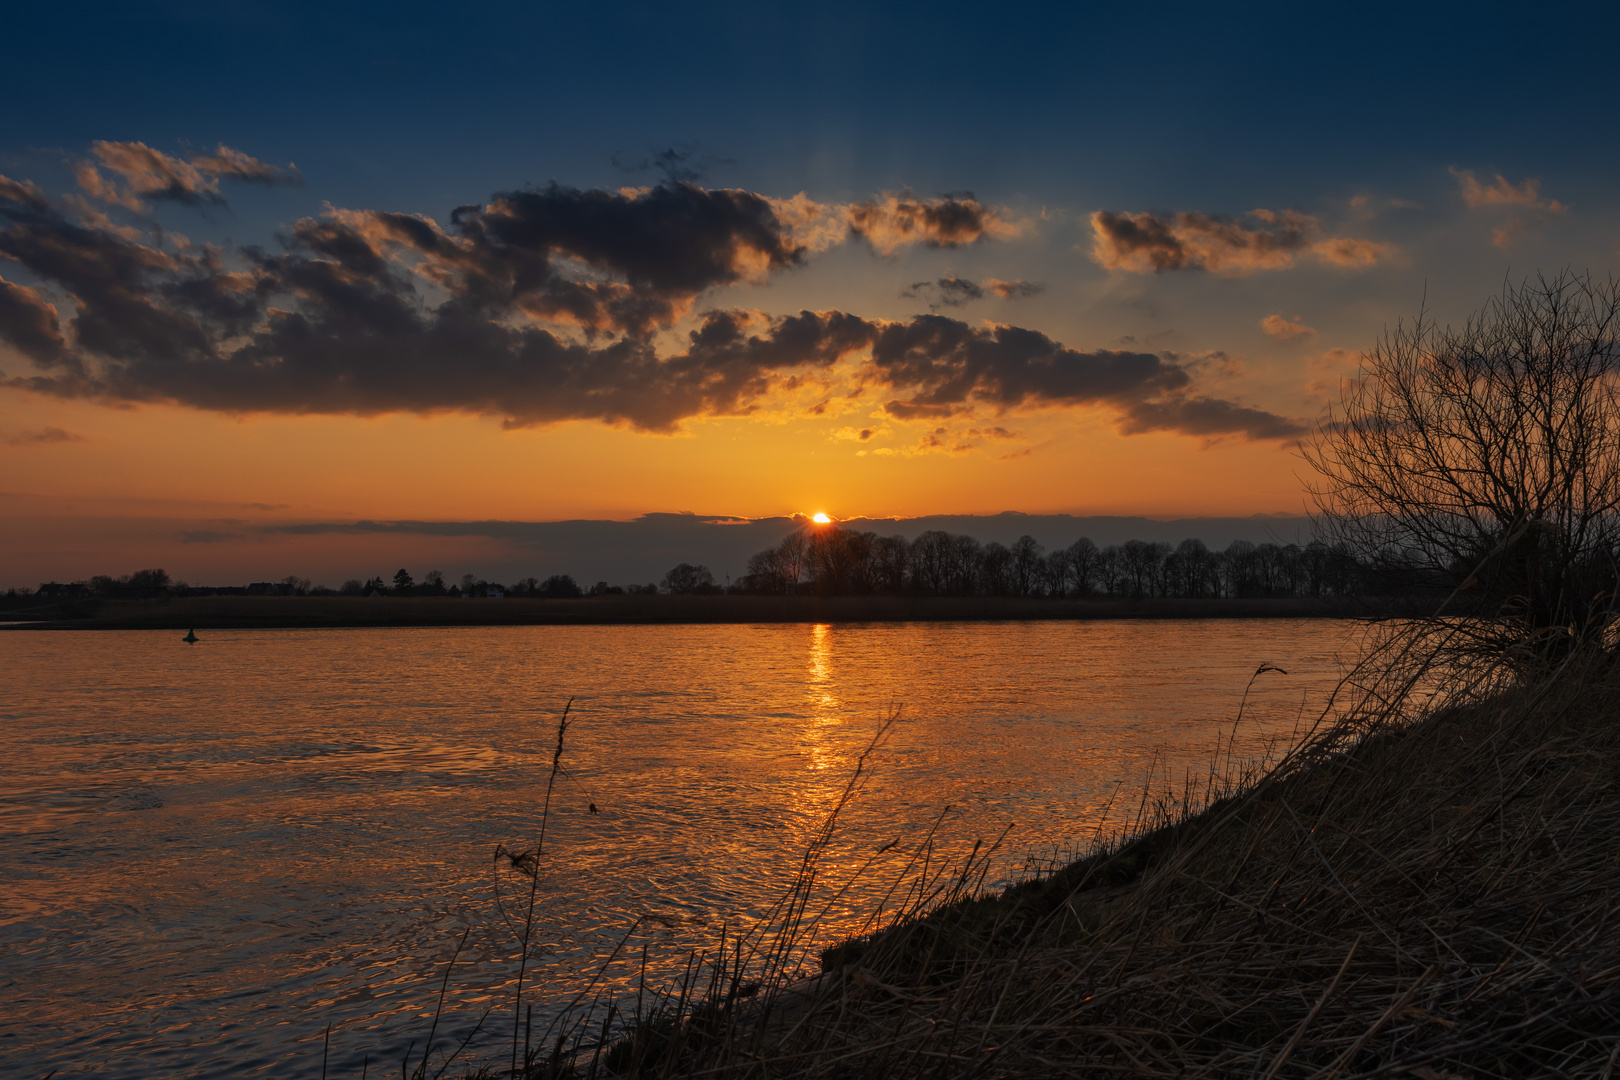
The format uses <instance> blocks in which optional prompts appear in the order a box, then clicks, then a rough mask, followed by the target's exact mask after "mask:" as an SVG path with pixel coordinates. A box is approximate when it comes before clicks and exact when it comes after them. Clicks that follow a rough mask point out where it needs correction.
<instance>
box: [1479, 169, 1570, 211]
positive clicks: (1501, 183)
mask: <svg viewBox="0 0 1620 1080" xmlns="http://www.w3.org/2000/svg"><path fill="white" fill-rule="evenodd" d="M1451 175H1452V176H1454V177H1456V179H1457V184H1458V186H1459V188H1460V189H1461V194H1462V198H1463V203H1464V204H1465V205H1466V206H1467V207H1468V208H1469V209H1470V210H1476V209H1479V208H1480V207H1490V206H1521V207H1527V208H1529V209H1533V210H1544V211H1546V212H1547V213H1549V214H1562V213H1564V212H1565V211H1567V210H1568V209H1569V207H1568V206H1566V205H1564V204H1563V203H1561V202H1559V201H1558V200H1557V199H1543V198H1542V197H1541V181H1540V180H1537V179H1533V178H1532V179H1529V180H1525V181H1524V182H1523V183H1520V184H1514V183H1512V182H1511V181H1509V180H1508V178H1507V177H1505V176H1503V175H1502V174H1501V173H1497V174H1496V176H1494V177H1492V178H1491V180H1490V181H1489V182H1488V183H1481V182H1480V180H1479V178H1478V177H1477V176H1475V175H1474V171H1473V170H1472V169H1458V168H1456V167H1453V168H1452V170H1451Z"/></svg>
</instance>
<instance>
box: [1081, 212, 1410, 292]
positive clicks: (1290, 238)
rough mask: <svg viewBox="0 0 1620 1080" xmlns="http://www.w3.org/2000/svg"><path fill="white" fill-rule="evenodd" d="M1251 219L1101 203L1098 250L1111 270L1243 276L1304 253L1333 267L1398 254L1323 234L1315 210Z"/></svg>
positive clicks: (1095, 235) (1095, 223)
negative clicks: (1118, 209)
mask: <svg viewBox="0 0 1620 1080" xmlns="http://www.w3.org/2000/svg"><path fill="white" fill-rule="evenodd" d="M1245 218H1246V220H1245ZM1245 218H1233V217H1228V216H1226V215H1223V214H1205V213H1199V212H1197V211H1188V212H1185V213H1179V214H1153V213H1115V212H1113V211H1108V210H1099V211H1097V212H1096V213H1094V214H1092V215H1091V230H1092V252H1091V254H1092V258H1093V259H1094V260H1095V261H1096V262H1097V263H1098V265H1100V266H1102V267H1104V268H1106V269H1108V270H1122V271H1126V272H1130V273H1137V274H1145V273H1163V272H1164V271H1167V270H1205V271H1210V272H1212V273H1217V274H1221V275H1224V276H1227V277H1242V276H1244V275H1247V274H1252V273H1255V272H1257V271H1260V270H1286V269H1288V268H1290V267H1292V266H1294V265H1295V264H1296V263H1297V262H1298V261H1299V260H1300V259H1301V258H1305V257H1313V258H1315V259H1316V260H1317V261H1319V262H1323V263H1327V264H1330V265H1333V266H1372V265H1374V264H1375V263H1377V262H1379V261H1381V260H1384V259H1387V258H1388V257H1390V256H1391V255H1392V254H1393V253H1394V248H1392V247H1391V246H1390V245H1388V244H1382V243H1377V242H1375V241H1371V240H1360V239H1355V238H1353V237H1344V236H1330V235H1324V233H1323V229H1322V226H1321V223H1320V222H1319V221H1318V220H1317V219H1316V218H1315V217H1313V216H1311V215H1309V214H1303V213H1300V212H1298V211H1295V210H1254V211H1251V212H1250V213H1249V214H1247V215H1245Z"/></svg>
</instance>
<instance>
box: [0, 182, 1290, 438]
mask: <svg viewBox="0 0 1620 1080" xmlns="http://www.w3.org/2000/svg"><path fill="white" fill-rule="evenodd" d="M199 167H200V166H199ZM946 201H952V200H946ZM954 202H955V203H959V204H960V203H962V199H960V198H958V199H956V200H954ZM919 205H920V204H919ZM931 205H932V209H933V210H938V211H940V213H941V215H943V216H942V217H940V219H939V221H936V222H934V224H932V225H929V226H928V227H929V228H936V227H937V228H939V229H946V224H948V223H949V222H950V221H954V220H956V219H954V218H952V217H951V215H952V214H954V213H956V211H954V210H952V211H949V212H947V211H946V210H944V209H942V206H943V203H940V204H931ZM963 205H965V204H963ZM974 206H975V207H976V206H977V204H974ZM981 209H982V208H981ZM908 212H909V211H908ZM973 212H974V213H979V210H977V209H976V210H974V211H973ZM919 213H920V211H919ZM923 217H925V218H926V215H923ZM941 222H944V223H946V224H941ZM982 224H983V222H982V221H980V223H979V224H978V225H973V226H972V228H980V227H981V226H982ZM962 227H963V228H967V227H968V226H962ZM950 228H956V226H954V225H952V226H950ZM941 235H942V236H943V235H959V234H958V233H950V232H949V230H946V232H942V233H941ZM283 240H284V245H283V247H284V250H282V251H281V252H280V253H276V254H271V253H267V252H264V251H260V250H257V249H243V250H240V251H233V252H222V251H218V250H214V249H210V248H201V249H189V248H188V249H185V250H183V251H179V252H173V251H165V250H162V249H161V248H159V247H156V246H149V245H146V244H143V243H141V242H139V240H138V239H131V238H130V237H129V236H128V235H127V234H126V233H125V232H122V231H120V230H119V229H116V228H112V227H97V226H96V225H95V224H94V223H91V224H85V223H83V222H78V221H75V220H72V219H70V218H69V217H67V216H65V215H64V214H63V213H62V212H61V211H59V210H58V209H56V208H54V207H52V206H51V205H49V203H47V202H43V201H42V200H41V199H39V198H38V197H36V194H35V192H34V191H33V190H32V189H29V188H26V187H23V186H22V185H16V184H11V185H9V186H4V187H0V257H4V258H6V259H9V260H12V261H14V262H15V263H17V264H19V265H20V266H21V267H22V268H23V270H24V271H25V272H26V273H27V274H28V275H31V277H32V278H33V279H34V280H36V281H37V282H39V283H40V284H39V288H32V287H28V286H21V285H13V284H10V283H6V287H5V289H4V290H3V291H0V336H4V338H5V340H7V341H8V342H10V343H11V344H12V345H13V346H14V347H16V348H17V349H18V350H19V351H21V352H23V353H24V354H25V355H26V356H28V357H29V358H30V359H31V360H32V362H33V365H34V367H35V370H36V373H34V374H31V375H27V374H25V375H17V374H16V373H13V375H12V377H11V378H9V379H8V380H7V381H8V383H9V385H12V386H18V387H24V388H27V389H32V390H35V391H38V392H41V393H48V394H55V395H58V396H63V397H87V398H98V399H104V400H111V401H168V402H176V403H180V404H183V405H189V406H192V407H196V408H202V409H210V410H217V411H223V412H278V413H326V414H353V415H375V414H380V413H386V412H396V411H410V412H418V413H433V412H440V411H459V412H470V413H480V414H488V415H496V416H501V417H503V418H504V421H505V423H506V424H507V425H508V426H523V425H532V424H544V423H551V422H556V421H563V420H576V419H590V420H600V421H605V422H608V423H623V424H628V425H632V426H634V427H637V428H641V429H645V430H652V431H669V430H672V429H674V428H675V427H676V426H677V425H679V424H680V423H681V422H682V421H683V420H685V419H688V418H691V417H698V416H710V415H744V414H747V413H749V412H752V411H754V410H756V409H759V408H761V407H762V406H764V405H766V404H768V403H770V402H771V401H772V400H773V398H774V397H775V396H776V395H778V394H779V393H781V392H783V391H787V390H793V389H795V388H797V387H799V386H801V385H802V384H803V383H804V380H805V379H806V378H807V377H813V378H823V379H832V378H835V377H837V378H852V379H853V380H854V382H855V383H856V392H857V393H860V392H865V391H868V390H875V391H877V392H879V393H882V394H884V395H885V396H891V395H892V397H891V400H889V403H888V404H887V405H886V406H885V408H886V409H887V411H888V412H889V414H890V415H892V416H895V417H897V418H901V419H915V418H921V417H943V416H948V415H955V414H958V413H967V412H972V411H974V410H976V409H990V410H992V411H994V412H998V413H999V412H1003V411H1006V410H1011V409H1017V408H1022V407H1039V406H1068V405H1101V406H1107V407H1111V408H1114V409H1116V410H1117V411H1118V412H1119V413H1120V415H1121V416H1122V417H1123V418H1125V419H1124V420H1122V423H1125V424H1126V425H1127V429H1128V430H1176V431H1188V432H1189V433H1195V434H1210V433H1212V432H1217V431H1220V432H1232V433H1241V434H1245V435H1248V436H1249V437H1253V438H1279V437H1283V434H1284V433H1285V432H1288V431H1291V430H1293V429H1292V428H1291V427H1290V426H1289V425H1290V422H1289V421H1286V420H1284V419H1283V418H1280V417H1276V416H1272V415H1271V414H1269V413H1264V412H1260V411H1258V410H1253V409H1246V408H1243V407H1241V406H1237V405H1235V404H1232V403H1230V402H1224V401H1219V400H1215V399H1205V398H1200V397H1196V396H1194V395H1193V390H1192V385H1191V384H1192V375H1191V374H1189V372H1188V370H1187V369H1186V368H1185V367H1184V366H1183V365H1181V364H1180V363H1179V362H1178V361H1176V360H1175V359H1174V358H1173V357H1166V356H1159V355H1154V354H1149V353H1142V352H1124V351H1111V350H1102V351H1095V352H1081V351H1078V350H1074V349H1069V348H1066V347H1064V346H1062V345H1060V344H1059V343H1057V342H1054V341H1053V340H1051V339H1050V338H1048V337H1046V336H1045V335H1044V334H1041V333H1038V332H1036V331H1032V330H1026V329H1021V328H1019V327H1015V326H1005V325H995V326H980V327H972V326H969V325H968V324H966V323H963V322H960V321H957V320H954V319H949V318H945V317H943V316H940V315H923V316H919V317H917V318H914V319H912V320H910V321H907V322H898V323H891V322H882V321H873V320H867V319H863V318H861V317H859V316H856V315H851V314H847V313H844V312H839V311H823V312H811V311H801V312H799V313H798V314H796V315H790V316H787V317H782V318H771V317H767V316H765V315H761V314H759V313H755V312H743V311H726V310H720V311H710V312H708V313H707V314H705V315H703V316H702V318H701V319H700V320H698V323H697V325H696V327H695V328H694V329H692V330H690V331H689V332H688V333H687V334H686V336H685V338H684V340H683V341H682V342H681V343H680V344H679V345H678V346H677V348H676V350H675V351H673V352H671V351H670V350H669V349H668V347H667V345H662V346H661V345H660V341H661V340H662V339H661V338H660V336H659V334H658V333H657V332H658V331H661V330H663V329H665V328H667V327H668V326H669V325H670V324H671V323H672V322H673V320H674V319H675V318H676V316H678V315H680V314H683V313H684V312H686V311H687V310H688V309H689V308H690V306H691V305H692V304H693V303H694V301H695V300H696V298H697V297H698V296H700V295H701V294H702V293H703V292H704V291H706V290H708V289H711V288H714V287H717V286H721V285H725V284H729V283H732V282H735V281H737V280H740V279H741V278H743V277H745V276H753V275H757V274H767V273H770V272H772V271H774V270H780V269H783V268H787V267H791V266H795V265H797V264H798V263H799V262H800V261H801V259H802V257H803V253H804V250H805V248H804V247H803V246H802V245H800V244H799V243H798V242H796V241H794V240H793V239H791V230H788V229H785V228H784V227H783V225H782V223H781V220H780V219H779V218H778V216H777V214H776V211H775V208H774V206H773V203H772V202H771V201H769V200H767V199H765V198H763V197H761V196H758V195H753V194H751V193H748V192H743V191H728V190H708V189H703V188H699V187H696V186H694V185H691V184H685V183H678V184H666V185H662V186H660V187H656V188H651V189H647V190H644V191H630V192H606V191H581V190H578V189H573V188H565V187H561V186H558V185H552V186H550V187H548V188H544V189H535V190H529V191H517V192H507V193H503V194H500V195H497V196H495V197H494V198H493V199H491V200H490V202H489V203H488V204H486V205H484V206H478V207H463V208H461V209H460V210H458V211H456V213H455V214H453V215H452V217H451V221H450V225H449V226H448V227H441V226H440V225H438V224H437V223H435V222H433V221H431V220H428V219H426V218H422V217H418V216H414V215H409V214H397V213H382V212H373V211H334V212H333V213H332V214H331V215H329V216H328V217H326V218H324V219H321V220H313V219H306V220H303V221H299V222H297V223H295V224H294V225H293V226H292V227H291V228H290V229H289V231H288V233H287V235H286V236H285V237H284V238H283ZM944 280H945V281H947V282H951V281H959V279H954V278H948V279H944ZM964 286H971V287H972V288H973V289H979V288H980V286H978V285H976V284H973V283H962V284H961V285H955V286H950V288H952V289H954V290H956V291H966V289H965V288H964ZM47 292H52V293H54V294H56V295H61V296H64V297H65V298H66V299H67V301H68V302H69V303H70V304H71V307H72V310H73V312H74V317H73V319H72V320H71V322H70V323H69V324H68V326H66V327H62V326H60V325H58V323H57V322H56V315H55V310H54V309H53V308H52V307H51V305H50V303H49V301H48V300H47V298H46V296H47ZM570 321H572V322H573V324H574V325H575V326H578V327H583V328H584V330H585V331H586V333H585V334H584V340H580V339H578V337H569V336H567V335H566V334H564V333H563V332H562V330H561V329H560V328H559V326H558V324H559V323H562V324H564V325H566V324H567V323H568V322H570ZM603 334H606V335H607V337H606V339H604V338H603V337H602V335H603ZM846 361H848V362H847V363H845V362H846ZM835 368H839V369H841V370H842V371H843V372H844V374H843V375H837V376H835V375H834V374H833V372H834V369H835ZM1133 425H1134V426H1133Z"/></svg>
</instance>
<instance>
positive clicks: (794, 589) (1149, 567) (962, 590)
mask: <svg viewBox="0 0 1620 1080" xmlns="http://www.w3.org/2000/svg"><path fill="white" fill-rule="evenodd" d="M1376 576H1377V572H1376V571H1375V570H1374V568H1373V567H1371V566H1369V565H1368V564H1367V563H1365V562H1363V561H1361V560H1359V559H1358V558H1356V556H1355V555H1354V554H1352V553H1351V550H1350V548H1349V547H1348V546H1347V545H1344V544H1328V543H1324V542H1321V541H1314V542H1312V543H1308V544H1305V545H1303V546H1301V545H1299V544H1276V543H1261V544H1255V543H1250V542H1249V541H1247V540H1236V541H1233V542H1232V543H1231V544H1228V545H1227V546H1226V548H1225V549H1224V550H1219V551H1217V550H1213V549H1211V548H1209V547H1208V546H1206V545H1205V544H1204V543H1203V541H1201V540H1197V539H1188V540H1183V541H1182V542H1181V543H1180V544H1176V545H1171V544H1166V543H1156V542H1152V541H1146V540H1128V541H1126V542H1125V543H1123V544H1110V545H1108V546H1106V547H1099V546H1097V545H1096V544H1095V543H1093V542H1092V541H1091V540H1090V539H1088V538H1086V537H1081V538H1080V539H1078V540H1076V541H1075V542H1074V543H1072V544H1070V545H1069V546H1067V547H1062V548H1057V549H1054V550H1050V551H1049V550H1047V549H1046V548H1045V547H1043V546H1042V545H1041V544H1040V543H1039V542H1038V541H1036V540H1035V538H1034V537H1032V536H1021V537H1019V538H1018V539H1017V540H1016V541H1014V542H1013V543H1012V544H1011V545H1010V546H1008V545H1003V544H1000V543H997V542H995V541H991V542H989V543H981V542H980V541H978V540H977V539H975V538H974V537H971V536H966V535H956V534H951V533H947V532H943V531H939V530H933V531H930V532H925V533H923V534H922V535H920V536H918V537H917V538H916V539H915V540H908V539H907V538H906V537H904V536H879V535H877V534H876V533H871V532H858V531H854V530H850V529H845V528H843V527H842V526H839V525H818V526H806V527H804V528H801V529H799V530H796V531H795V532H793V533H790V534H789V535H788V536H786V537H784V538H783V540H782V541H781V543H779V544H777V545H776V546H774V547H771V548H767V549H766V550H764V551H761V552H758V553H757V554H755V555H753V556H752V557H751V558H750V559H749V560H748V572H747V573H746V574H745V575H744V576H743V577H741V578H740V579H738V580H737V581H735V582H732V583H730V584H728V585H721V584H720V583H719V582H717V581H716V580H715V577H714V574H713V572H712V571H710V570H709V568H708V567H707V566H703V565H701V564H693V563H685V562H683V563H680V564H679V565H677V566H675V567H673V568H672V569H671V570H670V571H669V572H668V573H667V574H665V575H664V577H663V580H662V581H660V582H658V583H656V584H654V583H648V584H644V585H623V586H621V585H609V584H608V583H607V582H605V581H599V582H597V583H596V584H594V585H592V586H590V587H588V588H586V587H584V586H581V585H580V584H579V583H578V582H577V581H575V580H574V578H573V577H572V576H571V575H569V574H553V575H551V576H550V577H547V578H545V579H540V578H537V577H526V578H522V579H520V580H518V581H515V582H512V583H511V584H502V583H499V582H490V581H486V580H484V579H483V578H481V577H478V576H476V575H474V574H464V575H462V577H461V580H460V582H459V583H451V582H450V581H448V580H447V579H446V578H445V576H444V573H443V572H442V571H439V570H429V571H428V572H426V573H425V574H423V575H422V577H421V579H420V580H417V578H416V577H415V576H414V575H413V574H411V572H410V571H409V570H407V569H405V568H403V567H401V568H400V569H399V570H397V571H396V572H395V573H394V574H393V575H392V576H391V577H389V578H384V577H383V576H381V575H377V576H375V577H372V578H369V579H366V580H361V579H359V578H354V579H351V580H349V581H346V582H344V583H343V585H342V586H341V587H339V588H337V589H332V588H328V587H325V586H319V585H314V584H312V583H311V582H310V580H309V579H308V578H301V577H298V576H297V575H288V576H287V577H285V578H282V579H281V580H280V581H275V582H255V583H252V584H250V585H246V586H234V587H228V588H213V587H208V588H198V587H193V586H188V585H187V584H186V583H185V582H183V581H177V580H174V579H172V578H171V577H170V576H169V575H168V574H167V573H165V572H164V571H163V570H160V569H152V570H141V571H137V572H136V573H134V574H127V575H125V576H123V577H121V578H113V577H110V576H107V575H98V576H96V577H93V578H91V579H90V580H89V581H88V582H80V583H77V584H75V585H74V586H71V587H67V586H58V585H55V584H54V583H52V584H49V585H42V586H41V587H40V589H39V591H38V592H39V595H41V596H52V595H60V596H64V597H66V596H73V595H77V596H97V597H107V598H131V599H134V598H141V597H153V596H158V595H169V596H184V595H188V594H190V595H212V594H221V593H226V594H228V593H245V594H248V595H266V596H392V597H435V596H437V597H463V598H465V597H473V598H523V599H545V600H567V599H574V598H578V597H585V596H607V595H623V594H626V593H631V594H658V593H663V594H666V595H676V596H693V595H697V596H702V595H719V594H723V593H730V594H733V595H736V594H743V595H749V594H752V595H775V596H789V595H801V596H867V595H923V596H1013V597H1052V598H1072V597H1084V596H1099V597H1116V598H1133V599H1137V598H1146V597H1185V598H1190V599H1202V598H1226V597H1244V598H1249V597H1255V598H1268V597H1276V598H1284V597H1342V596H1353V595H1364V594H1369V593H1379V592H1388V591H1391V590H1390V588H1389V585H1390V582H1388V581H1383V580H1376V581H1375V577H1376ZM1386 576H1387V575H1386ZM68 589H71V590H72V591H71V592H69V591H64V590H68ZM24 592H26V590H25V591H24Z"/></svg>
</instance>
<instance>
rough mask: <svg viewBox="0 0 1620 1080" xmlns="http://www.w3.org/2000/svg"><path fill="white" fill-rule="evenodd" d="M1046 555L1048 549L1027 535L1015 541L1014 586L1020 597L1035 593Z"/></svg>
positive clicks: (1013, 561) (1013, 554)
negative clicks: (1042, 562)
mask: <svg viewBox="0 0 1620 1080" xmlns="http://www.w3.org/2000/svg"><path fill="white" fill-rule="evenodd" d="M1045 553H1046V549H1045V548H1043V547H1041V545H1040V544H1038V543H1036V542H1035V538H1034V537H1033V536H1030V535H1029V534H1027V533H1026V534H1025V535H1023V536H1020V537H1019V538H1018V539H1017V540H1015V541H1013V546H1012V585H1013V591H1014V592H1015V593H1017V594H1018V595H1019V596H1029V595H1030V594H1031V593H1033V592H1034V591H1035V589H1036V585H1037V583H1038V581H1039V578H1040V570H1041V561H1042V560H1043V559H1044V558H1045Z"/></svg>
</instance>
